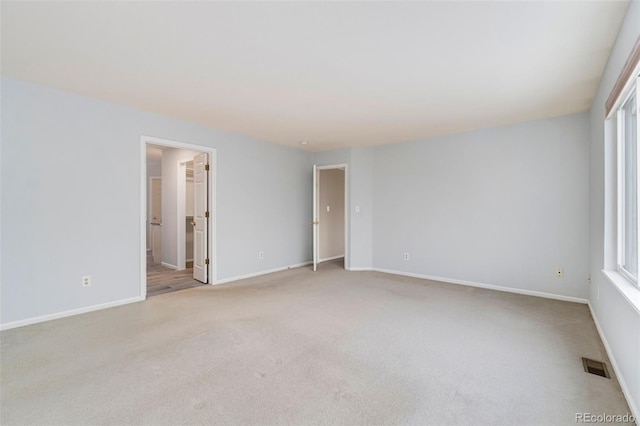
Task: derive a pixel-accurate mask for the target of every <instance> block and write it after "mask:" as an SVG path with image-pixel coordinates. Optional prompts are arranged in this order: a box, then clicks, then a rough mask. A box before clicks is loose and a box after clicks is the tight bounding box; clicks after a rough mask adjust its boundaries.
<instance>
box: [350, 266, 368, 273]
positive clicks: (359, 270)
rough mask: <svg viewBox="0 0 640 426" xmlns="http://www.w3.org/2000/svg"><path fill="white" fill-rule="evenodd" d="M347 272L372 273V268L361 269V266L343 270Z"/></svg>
mask: <svg viewBox="0 0 640 426" xmlns="http://www.w3.org/2000/svg"><path fill="white" fill-rule="evenodd" d="M344 269H346V270H347V271H353V272H367V271H373V268H371V267H362V266H353V267H350V268H344Z"/></svg>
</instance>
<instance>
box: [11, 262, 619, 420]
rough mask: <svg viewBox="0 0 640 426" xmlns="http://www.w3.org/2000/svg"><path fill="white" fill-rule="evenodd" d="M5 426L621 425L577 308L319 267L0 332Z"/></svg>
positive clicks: (585, 316)
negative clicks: (589, 418) (614, 419)
mask: <svg viewBox="0 0 640 426" xmlns="http://www.w3.org/2000/svg"><path fill="white" fill-rule="evenodd" d="M1 343H2V345H1V355H2V368H1V376H0V378H1V390H2V395H1V407H0V408H1V414H0V421H1V423H2V424H3V425H13V424H61V425H62V424H64V425H67V424H82V425H89V424H118V425H121V424H122V425H124V424H175V425H178V424H300V425H302V424H304V425H309V424H345V425H358V424H375V425H381V424H419V425H428V424H433V425H444V424H452V425H525V424H528V425H570V424H575V414H576V413H582V412H589V413H593V414H604V413H607V414H626V413H629V408H628V407H627V405H626V402H625V400H624V398H623V395H622V392H621V391H620V387H619V385H618V383H617V381H616V380H615V378H614V379H612V380H609V379H605V378H602V377H598V376H594V375H591V374H587V373H585V372H584V371H583V368H582V364H581V360H580V357H581V356H586V357H589V358H594V359H598V360H603V361H607V363H608V360H607V358H606V353H605V350H604V348H603V345H602V343H601V341H600V339H599V337H598V334H597V331H596V328H595V325H594V323H593V320H592V319H591V316H590V313H589V310H588V308H587V307H586V306H585V305H581V304H575V303H568V302H560V301H555V300H547V299H541V298H536V297H529V296H522V295H515V294H509V293H501V292H495V291H489V290H482V289H474V288H470V287H464V286H457V285H450V284H442V283H436V282H431V281H424V280H418V279H411V278H403V277H396V276H391V275H386V274H382V273H376V272H346V271H344V270H342V269H341V268H340V267H339V266H338V265H337V264H331V263H329V264H323V265H322V266H321V267H320V269H319V272H316V273H313V272H311V270H310V269H309V268H300V269H293V270H288V271H284V272H281V273H275V274H271V275H266V276H262V277H257V278H254V279H249V280H244V281H242V282H236V283H234V284H228V285H224V286H217V287H211V286H205V287H198V288H193V289H189V290H184V291H180V292H175V293H170V294H166V295H160V296H157V297H154V298H151V299H149V300H147V301H146V302H142V303H136V304H132V305H127V306H122V307H118V308H112V309H108V310H103V311H98V312H93V313H89V314H85V315H80V316H76V317H71V318H65V319H61V320H56V321H51V322H47V323H42V324H36V325H32V326H28V327H22V328H19V329H13V330H8V331H4V332H2V334H1Z"/></svg>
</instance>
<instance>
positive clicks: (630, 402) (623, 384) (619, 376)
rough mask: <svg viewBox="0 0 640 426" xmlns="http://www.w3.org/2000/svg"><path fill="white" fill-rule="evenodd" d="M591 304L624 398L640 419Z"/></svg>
mask: <svg viewBox="0 0 640 426" xmlns="http://www.w3.org/2000/svg"><path fill="white" fill-rule="evenodd" d="M587 305H588V306H589V311H590V312H591V317H592V318H593V322H594V323H595V324H596V329H597V330H598V334H599V335H600V340H602V344H603V345H604V350H605V351H607V356H608V357H609V360H610V361H611V366H612V367H613V371H614V373H615V374H616V378H617V379H618V383H620V388H621V389H622V394H623V395H624V398H625V399H626V400H627V405H628V406H629V409H630V410H631V414H633V417H635V418H636V421H638V419H640V410H639V409H638V407H637V406H636V404H635V401H634V400H633V398H632V397H631V392H630V391H629V387H628V386H627V382H625V380H624V376H622V375H621V374H620V368H619V367H618V363H617V361H616V358H615V357H614V356H613V351H612V350H611V346H609V342H608V341H607V337H606V336H605V334H604V332H603V331H602V327H600V322H599V321H598V317H597V316H596V313H595V311H594V310H593V306H591V303H587Z"/></svg>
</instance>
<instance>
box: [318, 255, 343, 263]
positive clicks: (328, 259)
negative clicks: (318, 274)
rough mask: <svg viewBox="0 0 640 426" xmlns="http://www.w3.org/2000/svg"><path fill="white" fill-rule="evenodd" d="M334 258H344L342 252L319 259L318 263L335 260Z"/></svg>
mask: <svg viewBox="0 0 640 426" xmlns="http://www.w3.org/2000/svg"><path fill="white" fill-rule="evenodd" d="M336 259H344V254H341V255H340V256H333V257H327V258H326V259H320V260H318V263H322V262H329V261H330V260H336Z"/></svg>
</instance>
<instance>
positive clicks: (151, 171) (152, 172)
mask: <svg viewBox="0 0 640 426" xmlns="http://www.w3.org/2000/svg"><path fill="white" fill-rule="evenodd" d="M152 177H162V162H160V161H147V194H150V193H151V179H150V178H152ZM151 221H152V218H151V199H150V198H149V196H148V195H147V250H151Z"/></svg>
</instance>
